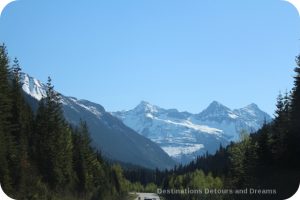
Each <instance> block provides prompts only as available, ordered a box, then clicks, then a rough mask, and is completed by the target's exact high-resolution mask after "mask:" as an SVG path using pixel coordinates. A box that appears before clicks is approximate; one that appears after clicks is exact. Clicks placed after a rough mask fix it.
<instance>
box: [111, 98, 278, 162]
mask: <svg viewBox="0 0 300 200" xmlns="http://www.w3.org/2000/svg"><path fill="white" fill-rule="evenodd" d="M112 114H113V115H115V116H116V117H118V118H119V119H120V120H122V121H123V122H124V124H126V125H127V126H129V127H130V128H132V129H133V130H135V131H137V132H138V133H140V134H141V135H143V136H145V137H147V138H149V139H151V140H152V141H154V142H156V143H157V144H159V145H160V147H161V148H162V149H163V150H164V151H165V152H167V153H168V154H169V155H170V156H171V157H173V158H174V159H175V160H176V161H178V162H181V163H187V162H190V161H191V160H193V159H195V158H196V156H199V155H202V154H204V153H205V152H206V151H208V152H209V153H214V152H215V151H216V150H217V149H218V148H219V146H220V145H223V146H226V145H228V144H229V143H230V142H231V141H236V140H238V139H239V135H240V132H241V131H243V130H245V131H247V132H248V133H250V132H254V131H256V130H258V129H259V128H260V127H261V126H262V125H263V123H264V122H265V121H266V122H269V121H271V120H272V119H271V117H270V116H269V115H268V114H267V113H265V112H263V111H262V110H260V109H259V107H258V106H257V105H256V104H250V105H248V106H246V107H244V108H240V109H234V110H231V109H229V108H228V107H226V106H224V105H222V104H221V103H219V102H216V101H214V102H212V103H211V104H210V105H209V106H208V107H207V108H206V109H205V110H203V111H202V112H200V113H199V114H192V113H189V112H179V111H178V110H176V109H163V108H160V107H158V106H155V105H151V104H150V103H148V102H145V101H142V102H141V103H140V104H139V105H138V106H137V107H135V108H134V109H132V110H129V111H121V112H115V113H112Z"/></svg>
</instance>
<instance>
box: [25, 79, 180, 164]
mask: <svg viewBox="0 0 300 200" xmlns="http://www.w3.org/2000/svg"><path fill="white" fill-rule="evenodd" d="M21 83H22V89H23V91H24V92H25V94H26V95H27V98H26V99H27V101H28V102H29V103H30V104H31V106H32V107H33V108H35V109H36V108H37V105H38V101H39V100H40V99H41V98H42V97H45V96H46V86H45V85H44V84H43V83H41V82H40V81H39V80H37V79H35V78H33V77H30V76H29V75H27V74H25V73H22V74H21ZM61 103H62V107H63V111H64V116H65V118H66V119H67V121H68V122H69V123H71V124H73V125H77V124H78V123H79V121H80V119H82V120H84V121H86V122H87V124H88V127H89V130H90V133H91V138H92V141H93V145H94V146H95V148H97V149H98V150H101V152H102V153H103V154H104V155H105V156H106V157H108V158H109V159H111V160H116V161H122V162H125V163H132V164H135V165H140V166H143V167H147V168H152V169H154V168H160V169H165V168H171V167H173V166H174V165H175V164H176V163H175V161H174V160H173V159H171V158H170V157H169V156H168V154H166V153H165V152H164V151H163V150H162V149H161V148H160V147H159V146H158V145H157V144H156V143H154V142H152V141H151V140H150V139H147V138H146V137H144V136H142V135H140V134H138V133H136V132H135V131H134V130H132V129H131V128H128V127H127V126H126V125H124V124H123V122H122V121H120V120H119V119H118V118H116V117H114V116H113V115H111V114H110V113H108V112H106V111H105V109H104V108H103V107H102V106H101V105H99V104H96V103H93V102H90V101H87V100H79V99H76V98H74V97H67V96H64V95H62V99H61Z"/></svg>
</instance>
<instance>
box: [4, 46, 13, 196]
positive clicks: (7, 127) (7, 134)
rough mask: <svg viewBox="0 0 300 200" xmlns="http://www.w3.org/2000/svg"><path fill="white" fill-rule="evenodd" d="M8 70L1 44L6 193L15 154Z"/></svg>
mask: <svg viewBox="0 0 300 200" xmlns="http://www.w3.org/2000/svg"><path fill="white" fill-rule="evenodd" d="M8 68H9V58H8V56H7V51H6V47H5V45H4V44H3V45H1V46H0V163H1V164H0V182H1V184H3V189H4V190H5V191H6V192H11V184H12V180H11V176H10V170H9V165H10V161H11V160H13V158H14V156H15V154H14V153H13V152H12V151H11V147H12V145H11V143H12V138H11V124H10V119H11V113H10V110H11V98H10V97H11V93H10V87H9V81H8V76H9V70H8ZM11 153H12V154H11Z"/></svg>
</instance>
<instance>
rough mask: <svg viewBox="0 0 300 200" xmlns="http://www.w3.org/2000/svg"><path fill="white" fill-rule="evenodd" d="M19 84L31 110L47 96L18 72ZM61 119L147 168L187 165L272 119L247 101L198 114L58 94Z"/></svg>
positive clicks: (114, 154) (108, 151) (113, 154)
mask: <svg viewBox="0 0 300 200" xmlns="http://www.w3.org/2000/svg"><path fill="white" fill-rule="evenodd" d="M21 83H22V88H23V90H24V92H25V94H26V95H27V100H28V102H30V104H31V105H32V107H33V108H36V107H37V105H38V101H39V100H40V99H41V98H42V97H44V96H46V86H45V85H44V84H43V83H41V82H40V81H38V80H37V79H35V78H33V77H30V76H29V75H28V74H25V73H22V74H21ZM61 103H62V106H63V111H64V115H65V118H66V119H67V121H69V122H70V123H71V124H74V125H76V124H78V123H79V121H80V119H82V120H84V121H86V122H87V124H88V126H89V129H90V132H91V138H92V140H93V144H94V146H95V147H96V148H97V149H98V150H101V151H102V153H103V154H104V155H105V156H106V157H108V158H109V159H112V160H119V161H122V162H125V163H132V164H136V165H141V166H143V167H147V168H152V169H153V168H160V169H163V168H171V167H173V166H174V165H175V164H176V162H175V161H177V162H180V163H187V162H190V161H191V160H193V159H195V158H196V157H197V156H199V155H202V154H204V153H206V152H209V153H214V152H215V151H216V150H217V149H218V148H219V146H220V145H223V146H226V145H228V144H229V143H230V142H231V141H236V140H238V138H239V134H240V132H241V131H242V130H245V131H247V132H249V133H250V132H254V131H256V130H258V129H259V128H260V127H261V126H262V125H263V123H264V122H265V121H266V122H269V121H271V120H272V118H271V117H270V116H269V115H268V114H267V113H265V112H263V111H262V110H260V109H259V107H258V106H257V105H256V104H250V105H248V106H246V107H244V108H240V109H234V110H232V109H230V108H228V107H226V106H224V105H222V104H221V103H219V102H216V101H214V102H212V103H211V104H210V105H209V106H208V107H207V108H206V109H205V110H203V111H202V112H200V113H198V114H192V113H189V112H179V111H178V110H176V109H163V108H160V107H158V106H155V105H151V104H150V103H148V102H145V101H142V102H141V103H140V104H139V105H138V106H137V107H135V108H134V109H132V110H129V111H120V112H114V113H109V112H106V111H105V109H104V108H103V107H102V106H101V105H99V104H97V103H93V102H90V101H88V100H79V99H77V98H75V97H67V96H64V95H62V99H61ZM172 158H173V159H172Z"/></svg>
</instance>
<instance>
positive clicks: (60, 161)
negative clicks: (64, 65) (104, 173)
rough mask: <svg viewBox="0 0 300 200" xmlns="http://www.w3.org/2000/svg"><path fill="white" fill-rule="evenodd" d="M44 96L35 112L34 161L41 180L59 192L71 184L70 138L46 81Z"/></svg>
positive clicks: (55, 95)
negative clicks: (39, 171) (37, 161)
mask: <svg viewBox="0 0 300 200" xmlns="http://www.w3.org/2000/svg"><path fill="white" fill-rule="evenodd" d="M46 94H47V96H46V97H45V98H44V99H42V100H41V102H40V106H39V109H38V112H37V119H36V121H37V122H36V123H37V128H36V129H37V141H36V142H37V152H36V153H37V159H38V160H39V163H40V169H41V172H42V174H43V176H44V179H45V180H46V181H47V182H49V183H50V186H51V187H52V188H56V189H59V188H60V189H63V188H65V187H67V186H68V185H69V184H70V183H71V181H72V175H73V171H72V150H73V144H72V135H71V130H70V128H69V127H68V125H67V123H66V122H65V119H64V117H63V113H62V108H61V103H60V94H58V93H57V92H56V91H55V90H54V87H53V86H52V84H51V78H48V83H47V92H46Z"/></svg>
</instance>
